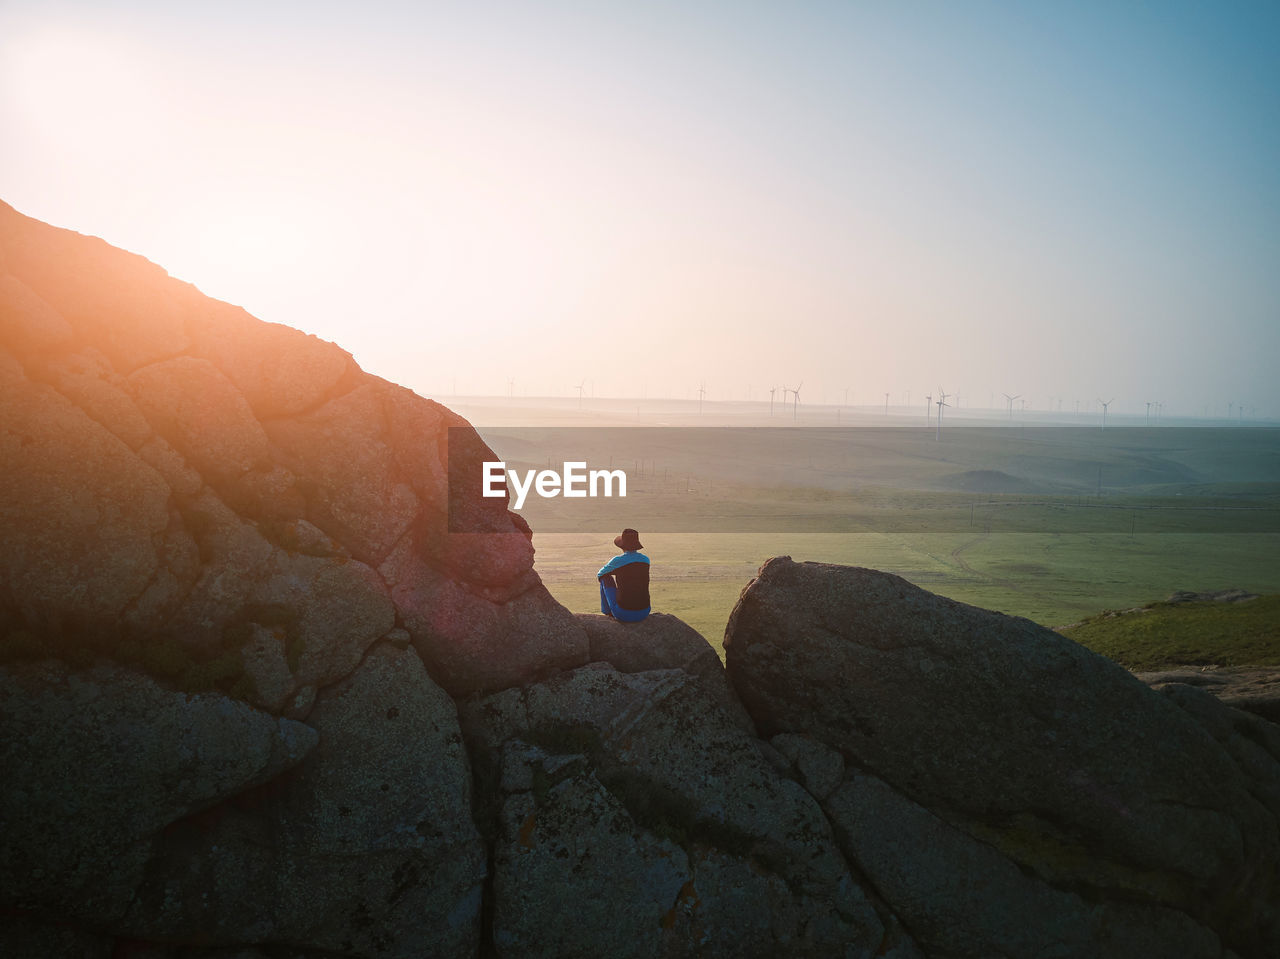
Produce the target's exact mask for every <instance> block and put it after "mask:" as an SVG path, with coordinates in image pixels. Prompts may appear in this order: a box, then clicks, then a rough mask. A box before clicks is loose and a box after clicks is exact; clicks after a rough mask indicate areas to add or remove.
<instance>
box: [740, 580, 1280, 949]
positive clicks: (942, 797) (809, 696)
mask: <svg viewBox="0 0 1280 959" xmlns="http://www.w3.org/2000/svg"><path fill="white" fill-rule="evenodd" d="M725 652H726V664H727V668H728V671H729V674H730V677H731V679H732V681H733V683H734V685H735V687H736V688H737V690H738V692H739V694H740V695H741V697H742V700H743V702H744V703H745V705H746V707H747V709H748V711H749V712H750V713H751V715H752V717H753V718H754V720H755V722H756V724H757V725H758V726H759V728H760V730H761V731H762V733H764V734H765V735H769V736H774V735H776V734H792V735H800V736H805V737H808V738H810V739H812V740H814V741H816V742H818V743H821V744H823V745H825V746H827V747H828V748H830V749H833V750H836V751H838V752H840V753H841V754H842V756H843V757H844V759H845V762H846V772H845V778H844V781H843V783H842V785H841V786H839V787H837V788H836V789H835V790H834V791H833V792H832V793H831V794H830V795H829V796H828V798H827V800H826V810H827V813H828V814H829V815H830V816H831V819H832V821H833V822H834V824H835V825H836V827H837V830H838V833H839V834H840V835H841V837H842V848H843V849H844V851H845V852H846V854H847V855H848V856H849V857H850V858H851V860H852V861H853V862H854V863H855V864H856V865H857V866H858V868H859V869H860V870H861V871H862V872H863V874H864V875H866V877H867V878H868V880H869V881H870V882H871V884H872V885H873V886H875V888H877V889H878V890H879V891H880V892H881V894H882V895H884V897H885V899H886V901H887V902H888V904H889V905H890V907H891V908H892V909H893V910H894V912H895V913H896V914H897V915H898V916H899V917H900V918H901V920H902V922H903V924H904V925H905V926H906V927H907V928H908V929H910V930H912V932H913V933H914V934H915V935H916V936H917V937H918V939H919V941H920V944H921V945H922V946H923V947H924V948H925V951H926V952H927V953H930V954H932V953H933V952H935V951H936V952H937V953H938V954H939V955H948V956H951V955H956V956H987V955H992V954H1000V955H1009V956H1035V955H1080V956H1085V955H1121V954H1124V953H1126V951H1127V952H1128V954H1135V950H1136V954H1142V955H1149V956H1171V957H1172V956H1188V955H1205V956H1211V955H1218V954H1219V953H1220V951H1221V950H1222V949H1223V948H1224V947H1229V948H1230V949H1234V950H1235V951H1236V952H1237V953H1239V954H1240V955H1242V956H1259V957H1261V956H1270V955H1276V954H1280V926H1278V925H1277V918H1278V915H1277V893H1278V892H1280V885H1278V879H1280V877H1278V874H1277V863H1278V862H1280V843H1278V838H1277V818H1276V814H1275V812H1274V809H1273V808H1270V806H1269V804H1268V803H1267V802H1265V801H1264V797H1261V796H1260V795H1259V794H1258V790H1257V782H1258V779H1259V776H1258V775H1257V774H1256V773H1251V772H1248V771H1246V770H1245V769H1243V768H1242V766H1241V761H1240V760H1239V759H1238V758H1237V757H1236V756H1233V755H1232V753H1231V752H1230V751H1229V750H1228V749H1224V748H1223V744H1222V743H1221V742H1220V741H1218V740H1217V739H1215V736H1214V735H1213V734H1212V733H1211V731H1210V730H1209V729H1207V728H1206V726H1205V724H1204V723H1203V722H1201V721H1198V719H1197V718H1196V717H1195V716H1193V715H1191V714H1189V713H1188V712H1187V711H1186V710H1185V709H1180V708H1179V707H1178V705H1176V704H1175V703H1173V702H1171V701H1170V700H1169V699H1168V698H1167V697H1162V696H1161V695H1159V694H1158V693H1155V692H1153V691H1152V690H1150V689H1148V688H1147V687H1146V686H1144V685H1143V684H1142V683H1140V682H1139V681H1138V680H1136V679H1135V678H1134V677H1133V676H1131V675H1130V674H1129V673H1127V672H1126V671H1125V670H1123V669H1121V668H1120V667H1119V666H1116V665H1114V664H1112V663H1110V662H1109V661H1107V660H1105V659H1102V658H1101V657H1098V656H1096V655H1095V654H1093V653H1091V652H1089V651H1088V650H1086V649H1084V648H1083V647H1081V646H1078V645H1077V644H1075V643H1073V642H1071V641H1070V640H1067V639H1065V638H1063V637H1061V636H1059V635H1058V634H1056V633H1054V632H1052V631H1051V630H1048V629H1044V628H1042V627H1039V626H1037V625H1035V624H1034V623H1031V622H1029V621H1027V620H1023V619H1017V618H1011V617H1008V616H1004V615H1002V614H999V613H992V612H988V611H985V610H980V609H976V608H974V607H970V606H965V605H963V604H961V603H956V602H953V601H951V600H947V599H944V598H942V597H939V596H935V595H932V594H930V593H927V592H925V591H924V590H921V589H918V588H916V587H914V586H912V585H911V584H909V583H907V582H906V581H905V580H902V579H900V578H899V577H896V576H892V575H889V574H886V573H880V572H876V571H874V570H867V569H858V568H852V567H838V566H829V565H824V564H816V563H802V564H801V563H793V562H792V561H791V560H790V559H789V558H786V557H782V558H777V559H773V560H770V561H769V562H767V563H766V564H765V565H764V566H763V567H761V569H760V572H759V574H758V576H757V578H756V579H755V580H754V581H752V583H750V584H749V585H748V586H747V588H746V589H744V591H743V593H742V596H741V598H740V599H739V602H738V605H737V606H736V608H735V609H734V611H733V614H732V615H731V617H730V620H729V624H728V627H727V629H726V635H725ZM1253 758H1254V760H1256V761H1257V762H1258V763H1260V764H1262V765H1264V766H1265V762H1266V761H1265V759H1264V758H1263V757H1262V756H1254V757H1253ZM923 837H933V839H932V840H930V841H926V840H925V839H924V838H923ZM978 877H982V878H978ZM975 884H977V885H978V888H977V889H975V888H974V887H975ZM984 890H985V891H984ZM1064 896H1066V898H1064ZM1071 897H1075V898H1074V899H1073V898H1071ZM984 903H985V910H986V911H985V912H975V911H974V910H975V909H976V908H977V906H978V905H980V904H984ZM1071 915H1074V916H1076V917H1077V920H1078V923H1077V924H1076V925H1073V927H1072V928H1073V929H1074V930H1075V931H1074V932H1071V933H1070V935H1068V934H1067V932H1065V931H1064V929H1065V927H1064V926H1063V917H1064V916H1071ZM965 916H970V917H971V919H972V921H971V922H969V923H968V924H967V926H965V927H964V928H963V930H961V931H962V932H963V935H960V934H959V932H958V929H957V926H956V924H957V923H958V922H959V921H960V920H961V919H962V918H963V917H965ZM1081 929H1083V930H1084V932H1083V933H1081V932H1080V930H1081ZM1170 930H1172V931H1170ZM1135 944H1141V948H1138V946H1137V945H1135Z"/></svg>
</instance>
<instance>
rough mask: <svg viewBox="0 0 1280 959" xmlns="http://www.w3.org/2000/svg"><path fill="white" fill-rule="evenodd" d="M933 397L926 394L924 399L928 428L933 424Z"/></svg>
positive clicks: (925, 422)
mask: <svg viewBox="0 0 1280 959" xmlns="http://www.w3.org/2000/svg"><path fill="white" fill-rule="evenodd" d="M932 407H933V396H932V395H930V394H928V393H926V394H925V397H924V425H925V426H928V425H929V424H930V423H932V422H933V409H932Z"/></svg>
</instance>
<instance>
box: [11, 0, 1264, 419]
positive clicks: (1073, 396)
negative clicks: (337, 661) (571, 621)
mask: <svg viewBox="0 0 1280 959" xmlns="http://www.w3.org/2000/svg"><path fill="white" fill-rule="evenodd" d="M1278 47H1280V8H1275V7H1272V6H1269V5H1264V4H1245V3H1241V4H1227V5H1214V6H1208V5H1201V4H1191V3H1169V4H1160V5H1155V6H1152V7H1146V6H1138V5H1136V4H1124V5H1118V4H1085V5H1073V6H1071V7H1067V6H1064V5H1055V4H1016V5H1015V4H1000V3H976V4H967V5H964V6H963V7H958V6H953V5H943V4H931V3H912V4H894V5H889V4H850V5H832V4H825V3H806V4H800V5H793V6H789V7H787V8H785V9H783V8H778V9H776V10H768V9H756V8H752V9H750V10H745V9H741V8H739V7H738V6H737V5H731V4H723V3H708V4H703V5H699V6H697V7H692V6H689V5H676V4H667V3H659V4H647V5H643V6H641V5H631V4H620V3H613V4H600V5H597V6H594V7H591V8H589V9H587V8H579V7H575V6H574V5H568V4H563V3H545V4H538V5H536V7H535V6H534V5H519V4H505V3H496V4H487V5H474V4H471V5H463V4H456V5H455V4H425V5H411V4H402V3H388V2H379V3H370V4H363V5H354V4H336V5H326V6H324V7H316V6H313V5H302V4H298V3H277V4H267V5H250V4H246V3H240V2H230V3H225V4H222V5H220V6H218V7H217V8H216V9H213V8H209V9H204V10H199V11H195V10H187V9H182V8H181V7H180V6H177V7H175V6H173V5H166V4H160V3H146V2H120V3H110V2H108V3H94V4H90V3H87V2H52V3H49V2H43V3H34V2H29V0H14V2H10V3H6V4H5V5H4V6H3V7H2V8H0V64H2V67H0V69H3V74H0V76H2V77H3V80H2V81H0V83H2V89H3V95H2V97H0V122H2V123H3V126H4V129H5V130H6V139H7V140H8V142H9V143H10V148H9V149H8V150H6V151H4V152H3V153H2V154H0V199H4V200H5V201H6V202H9V203H11V204H12V205H13V206H15V207H16V208H17V209H18V210H19V211H21V212H22V213H25V214H27V215H30V216H34V217H37V218H39V219H41V220H45V221H47V222H50V223H53V224H54V225H57V226H62V227H67V228H70V229H73V230H77V231H79V232H82V233H89V234H94V235H98V236H101V237H103V238H104V239H106V240H107V241H108V242H110V243H112V244H114V245H117V246H121V247H124V248H126V249H129V250H132V251H134V252H137V253H140V254H142V255H143V256H146V257H148V258H149V259H151V260H154V261H155V262H157V263H159V264H160V265H161V266H163V267H164V268H165V269H167V270H168V271H169V272H170V273H171V274H172V275H174V276H176V277H178V278H180V279H183V280H187V281H190V282H192V283H194V284H195V285H196V286H198V287H199V288H200V289H201V290H202V291H204V292H205V293H207V294H209V295H211V296H215V297H218V298H219V299H224V300H228V301H230V302H233V303H237V304H239V305H242V306H244V307H245V308H246V309H248V310H249V311H250V312H251V313H253V314H254V315H256V316H258V317H260V318H261V319H264V320H268V321H272V322H280V323H286V324H288V325H291V326H295V327H298V328H299V329H303V330H306V331H308V332H313V333H316V334H318V335H319V336H322V337H324V338H326V339H330V340H334V341H335V342H337V343H339V344H340V345H342V346H343V347H344V348H346V349H348V350H351V351H352V352H353V353H354V355H355V357H356V359H357V360H358V361H359V362H360V364H361V365H362V366H363V367H364V368H365V369H366V370H368V371H370V372H372V373H375V374H377V375H380V376H383V377H386V378H388V379H391V380H394V381H396V382H400V383H403V384H404V385H406V386H409V387H412V388H414V389H415V390H417V391H419V392H420V393H423V394H424V395H429V396H449V395H490V396H495V397H502V396H505V395H507V394H508V393H510V394H511V395H512V396H513V397H522V396H546V395H552V396H574V395H576V392H577V390H576V388H577V386H578V385H579V384H584V388H586V389H589V390H591V391H594V392H595V394H596V395H597V396H600V397H604V396H611V397H641V396H644V397H660V396H670V397H675V398H687V397H690V396H692V397H693V398H695V399H696V391H697V389H698V388H699V386H705V389H706V391H707V399H708V400H713V401H726V400H733V401H745V400H747V399H748V389H750V390H751V395H750V398H751V399H752V400H754V401H756V402H761V401H763V402H767V399H768V389H769V388H770V387H782V386H784V385H786V386H794V385H796V384H798V383H801V382H803V384H804V385H803V390H804V393H803V398H804V400H805V401H806V402H807V403H811V404H821V403H824V402H825V403H827V404H839V403H842V402H843V401H844V398H845V396H846V392H845V391H846V390H847V391H848V395H849V400H848V401H849V403H850V405H854V406H861V407H872V406H876V405H879V404H880V403H883V399H884V394H885V393H886V392H888V393H890V405H891V406H892V407H898V406H903V407H908V406H910V405H919V406H920V407H923V405H924V397H925V395H926V394H932V393H935V392H936V390H937V389H938V388H939V387H941V388H942V389H945V390H947V392H948V393H951V394H953V395H954V394H959V395H960V397H961V404H962V407H965V406H969V407H972V408H977V407H983V408H986V407H988V406H994V407H995V408H997V409H999V408H1002V407H1003V406H1004V400H1003V396H1002V394H1004V393H1010V394H1018V395H1019V396H1020V398H1025V399H1027V401H1028V402H1029V403H1030V405H1031V408H1032V409H1036V410H1041V411H1044V410H1047V409H1053V407H1054V405H1055V404H1056V403H1057V402H1058V401H1059V400H1060V401H1061V402H1062V406H1063V409H1064V411H1066V410H1071V409H1072V407H1073V405H1074V404H1075V403H1076V402H1081V403H1087V404H1094V405H1096V401H1097V400H1098V398H1102V399H1108V398H1114V405H1113V406H1112V407H1111V411H1112V412H1113V413H1114V414H1116V415H1117V416H1125V417H1129V418H1134V417H1137V418H1142V416H1143V413H1144V409H1145V406H1146V404H1147V403H1151V402H1162V403H1163V404H1164V412H1165V415H1167V416H1171V417H1185V416H1197V417H1198V416H1202V415H1208V416H1210V417H1212V418H1224V417H1226V416H1227V414H1228V408H1229V407H1228V404H1231V405H1232V407H1233V408H1238V405H1239V404H1243V406H1244V407H1245V409H1246V410H1252V411H1253V416H1254V417H1255V418H1256V419H1275V418H1276V417H1278V416H1280V378H1278V377H1277V376H1276V375H1275V372H1274V370H1273V368H1272V367H1273V366H1274V364H1275V361H1276V359H1277V358H1278V357H1280V269H1277V264H1280V123H1278V122H1277V116H1280V111H1278V110H1277V107H1280V58H1276V57H1275V55H1274V51H1275V50H1276V49H1277V48H1278ZM441 358H445V359H444V360H443V361H442V359H441ZM586 384H589V387H588V386H587V385H586ZM908 394H909V399H908ZM802 411H803V406H802ZM921 416H923V409H921Z"/></svg>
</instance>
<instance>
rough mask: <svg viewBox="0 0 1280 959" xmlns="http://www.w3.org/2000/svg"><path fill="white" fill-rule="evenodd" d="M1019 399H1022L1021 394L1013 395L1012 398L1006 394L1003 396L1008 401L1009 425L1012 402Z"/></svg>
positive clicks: (1011, 416)
mask: <svg viewBox="0 0 1280 959" xmlns="http://www.w3.org/2000/svg"><path fill="white" fill-rule="evenodd" d="M1021 397H1022V394H1021V393H1014V394H1013V395H1012V396H1010V395H1009V394H1008V393H1006V394H1004V398H1005V399H1006V400H1008V401H1009V422H1011V423H1012V422H1013V401H1014V400H1016V399H1020V398H1021Z"/></svg>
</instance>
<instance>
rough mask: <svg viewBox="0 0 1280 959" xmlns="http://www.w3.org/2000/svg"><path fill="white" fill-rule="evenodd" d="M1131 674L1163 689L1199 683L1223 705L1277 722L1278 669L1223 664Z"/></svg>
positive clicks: (1279, 714) (1279, 704) (1279, 706)
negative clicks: (1176, 684)
mask: <svg viewBox="0 0 1280 959" xmlns="http://www.w3.org/2000/svg"><path fill="white" fill-rule="evenodd" d="M1134 675H1135V676H1137V677H1138V678H1139V679H1140V680H1142V681H1143V682H1144V683H1146V684H1147V685H1148V686H1151V687H1152V688H1154V689H1163V688H1164V687H1165V686H1167V685H1169V684H1170V683H1178V684H1181V685H1183V686H1198V687H1200V688H1201V689H1203V690H1205V691H1206V692H1208V693H1211V694H1212V695H1213V696H1214V697H1216V698H1217V699H1219V700H1221V701H1222V703H1223V705H1225V706H1230V707H1232V708H1234V709H1242V710H1244V711H1245V712H1250V713H1255V714H1256V715H1258V716H1261V717H1262V718H1263V719H1267V720H1270V721H1271V722H1273V723H1280V669H1276V668H1274V667H1271V668H1256V667H1250V666H1223V667H1215V668H1213V669H1198V668H1196V667H1191V666H1187V667H1184V668H1182V669H1162V670H1157V671H1155V672H1142V673H1134Z"/></svg>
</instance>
